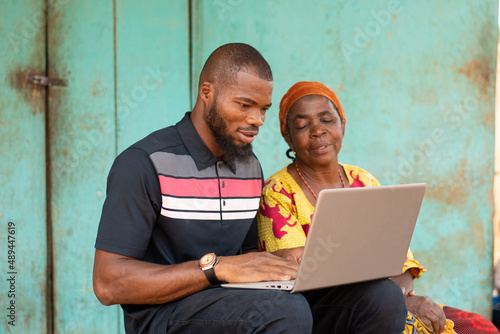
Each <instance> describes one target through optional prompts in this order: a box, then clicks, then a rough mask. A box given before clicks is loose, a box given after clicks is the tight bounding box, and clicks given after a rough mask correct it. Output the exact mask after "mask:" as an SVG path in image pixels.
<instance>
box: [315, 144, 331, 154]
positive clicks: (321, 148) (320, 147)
mask: <svg viewBox="0 0 500 334" xmlns="http://www.w3.org/2000/svg"><path fill="white" fill-rule="evenodd" d="M330 146H331V145H330V144H320V145H315V146H314V147H313V148H312V151H313V152H318V153H321V152H325V151H326V150H328V148H330Z"/></svg>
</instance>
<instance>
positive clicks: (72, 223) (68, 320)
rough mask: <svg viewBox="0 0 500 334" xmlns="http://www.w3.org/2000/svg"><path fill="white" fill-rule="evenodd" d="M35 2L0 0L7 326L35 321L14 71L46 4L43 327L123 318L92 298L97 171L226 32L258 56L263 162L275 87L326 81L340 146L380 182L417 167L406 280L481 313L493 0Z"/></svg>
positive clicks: (35, 48) (37, 218)
mask: <svg viewBox="0 0 500 334" xmlns="http://www.w3.org/2000/svg"><path fill="white" fill-rule="evenodd" d="M44 3H45V1H31V2H29V1H3V2H2V3H1V4H0V16H1V17H2V20H0V22H1V23H0V37H1V39H0V78H2V80H3V82H4V84H3V85H2V86H1V87H2V88H1V89H0V115H1V116H0V134H1V135H2V139H1V140H0V149H1V152H2V159H0V187H1V189H2V192H0V226H1V228H2V229H3V230H4V231H5V230H6V224H7V222H8V221H14V222H16V223H17V222H19V224H17V225H16V226H17V227H18V231H17V232H18V236H19V243H17V247H16V248H17V250H18V251H19V252H20V254H19V258H18V265H19V272H20V273H21V269H22V273H29V275H28V274H25V275H23V276H22V278H21V277H20V280H19V285H18V287H19V291H20V292H21V291H22V293H21V294H20V295H19V299H18V302H19V303H18V305H20V308H19V309H18V315H19V318H18V319H22V322H21V321H20V322H19V326H24V327H17V326H16V332H17V331H18V330H20V331H19V332H43V330H44V328H45V327H46V324H47V318H46V317H45V313H46V312H45V305H46V295H45V294H46V290H45V282H46V276H45V263H46V243H45V240H46V235H45V224H46V220H45V216H46V207H45V202H46V196H45V189H46V184H45V162H46V159H45V130H44V127H45V125H44V124H45V91H46V90H45V89H44V88H34V87H31V86H29V85H27V84H25V83H24V79H23V78H24V75H25V74H26V73H28V72H30V73H40V74H42V73H44V72H45V67H44V66H45V39H44V33H43V29H44V26H43V24H39V23H38V22H39V21H40V17H42V18H43V17H44V15H45V16H46V17H47V19H48V21H49V26H48V35H49V41H48V44H47V47H48V55H49V59H48V60H49V68H48V69H47V70H48V71H49V74H50V75H51V76H53V77H59V78H62V79H65V80H66V81H67V82H68V87H65V88H59V87H52V88H50V89H49V90H48V92H49V111H48V113H49V116H48V119H49V129H48V130H49V133H48V143H49V144H50V147H49V152H50V159H51V160H50V163H51V166H52V168H51V170H50V176H51V177H50V179H51V180H52V181H51V184H50V185H49V186H48V189H50V190H51V192H50V198H51V202H50V204H49V206H50V210H51V212H52V223H53V226H52V231H53V242H54V243H53V250H54V291H55V294H54V302H55V308H54V311H55V332H57V333H103V332H106V333H108V332H111V333H113V332H123V324H122V317H123V316H122V313H121V310H120V309H119V308H118V307H116V306H115V307H104V306H102V305H100V304H99V303H98V301H97V299H96V298H95V296H94V294H93V292H92V284H91V283H92V282H91V272H92V265H93V252H94V249H93V245H94V241H95V235H96V231H97V224H98V221H99V216H100V210H101V207H102V202H103V200H104V195H105V186H106V175H107V173H108V170H109V167H110V166H111V163H112V161H113V158H114V157H115V156H116V154H118V153H119V152H121V151H122V150H123V149H125V148H126V147H127V146H128V145H130V144H131V143H132V142H134V141H135V140H137V139H139V138H141V137H142V136H144V135H145V134H147V133H148V132H150V131H152V130H154V129H157V128H161V127H163V126H166V125H169V124H173V123H175V122H176V121H177V120H178V119H179V118H180V117H181V115H182V114H183V113H184V112H185V111H187V110H189V109H190V101H189V84H190V81H189V79H191V88H192V89H191V92H192V95H193V96H194V95H195V93H196V85H197V82H198V75H199V71H200V69H201V66H202V65H203V62H204V61H205V59H206V57H207V56H208V54H209V53H210V52H211V51H212V50H213V49H214V48H216V47H217V46H219V45H221V44H223V43H226V42H230V41H243V42H248V43H250V44H252V45H254V46H255V47H257V48H258V49H259V50H260V51H261V52H262V53H263V54H264V56H265V57H266V59H268V60H269V62H270V64H271V66H272V69H273V73H274V77H275V81H274V87H275V89H274V98H273V103H274V106H273V107H272V108H271V110H270V111H269V112H268V115H267V119H266V123H265V125H264V127H263V128H262V130H261V132H260V134H259V136H258V137H257V139H256V143H255V151H256V153H257V155H258V157H259V158H260V161H261V162H262V165H263V169H264V172H265V174H266V176H270V174H271V173H273V172H274V171H276V170H278V169H280V168H281V167H282V166H284V165H285V164H286V163H287V162H288V161H287V159H286V158H285V155H284V152H285V150H286V145H285V143H284V141H283V139H282V138H281V136H280V135H279V131H278V120H277V111H278V104H279V100H280V98H281V96H282V95H283V94H284V92H285V91H286V89H287V88H288V87H289V86H291V85H292V84H293V83H294V82H296V81H299V80H318V81H322V82H324V83H326V84H327V85H329V86H330V87H331V88H332V89H334V90H335V91H337V93H338V95H339V98H340V100H341V102H342V104H343V106H344V109H345V110H346V114H347V118H348V122H347V128H346V136H345V140H344V146H343V149H342V152H341V161H343V162H346V163H352V164H356V165H359V166H362V167H364V168H366V169H367V170H369V171H370V172H372V173H373V174H374V175H375V176H377V177H378V178H379V179H380V180H381V181H382V183H384V184H391V183H407V182H426V183H427V184H428V191H427V194H426V199H425V201H424V205H423V207H422V214H421V216H420V218H419V222H418V227H417V230H416V232H415V237H414V240H413V243H412V248H413V250H414V253H415V254H416V256H417V257H418V259H420V260H421V261H422V262H423V263H424V265H426V267H427V268H428V272H427V273H426V274H425V275H424V277H423V278H422V279H421V280H419V281H417V282H416V289H417V292H418V293H420V294H428V295H429V296H431V297H433V298H434V299H435V300H437V301H439V302H443V303H446V304H448V305H451V306H455V307H461V308H464V309H468V310H472V311H476V312H479V313H482V314H484V315H488V314H489V311H490V304H491V301H490V299H491V298H490V297H491V287H492V271H491V263H492V229H491V224H492V221H491V218H492V217H491V216H492V210H493V204H492V201H491V194H492V176H493V139H494V132H493V121H494V113H493V110H494V109H493V99H494V96H493V90H494V89H493V86H494V85H493V78H494V74H493V73H494V72H495V59H496V54H495V50H496V47H495V45H496V39H497V26H496V24H497V11H498V4H497V3H496V1H489V0H481V1H474V2H469V1H465V0H462V1H452V0H446V1H440V2H436V1H431V0H425V1H418V2H410V1H403V0H401V1H397V0H387V1H382V0H377V1H348V0H343V1H333V2H332V1H327V0H322V1H316V2H314V3H306V2H302V1H285V0H279V1H274V2H269V1H264V0H259V1H252V2H246V1H239V0H220V1H219V0H218V1H202V0H193V1H192V19H191V21H189V15H188V14H189V13H188V1H187V0H184V1H174V0H172V1H171V2H168V3H167V2H165V1H160V0H155V1H154V2H148V3H145V2H141V1H138V0H136V1H121V0H117V1H115V2H109V1H108V2H103V1H97V0H92V1H81V0H78V1H68V0H51V1H49V4H50V7H49V8H50V10H43V4H44ZM115 9H116V10H115ZM387 13H388V14H387ZM270 14H272V15H270ZM40 15H42V16H40ZM270 16H271V18H270ZM298 22H306V24H297V23H298ZM189 24H191V28H192V38H191V40H190V39H189V33H188V31H189V29H188V27H189ZM33 27H35V29H34V28H33ZM37 28H38V29H37ZM10 33H14V34H17V36H19V38H17V39H14V40H12V39H10V40H9V39H8V36H12V35H9V34H10ZM12 41H13V42H12ZM190 43H191V45H192V52H193V53H192V68H190V67H189V61H190V50H189V44H190ZM189 73H192V75H191V78H189ZM21 152H22V153H21ZM26 194H29V195H26ZM26 208H29V209H26ZM2 235H4V234H3V232H2ZM5 242H6V241H5V240H4V239H1V240H0V249H6V246H4V245H6V243H5ZM5 282H6V281H3V283H1V284H5ZM1 286H4V285H1ZM5 287H6V285H5ZM4 291H6V289H4V288H2V289H1V290H0V297H1V299H2V300H4V295H3V294H4ZM4 329H5V331H9V330H12V328H10V327H8V326H7V325H6V324H5V323H1V324H0V332H1V331H2V330H4Z"/></svg>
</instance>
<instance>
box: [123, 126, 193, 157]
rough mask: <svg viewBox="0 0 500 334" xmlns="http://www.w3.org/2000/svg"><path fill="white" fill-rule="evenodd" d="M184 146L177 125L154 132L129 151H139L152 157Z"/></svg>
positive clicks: (133, 145) (132, 146)
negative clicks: (156, 153)
mask: <svg viewBox="0 0 500 334" xmlns="http://www.w3.org/2000/svg"><path fill="white" fill-rule="evenodd" d="M179 145H183V143H182V139H181V137H180V136H179V132H178V131H177V129H176V127H175V125H171V126H168V127H166V128H163V129H160V130H157V131H154V132H152V133H150V134H149V135H147V136H146V137H144V138H143V139H141V140H139V141H138V142H136V143H134V144H132V145H131V146H130V147H129V148H128V149H138V150H141V151H143V152H144V153H146V154H147V155H151V154H153V153H154V152H158V151H164V150H168V149H169V148H173V147H177V146H179Z"/></svg>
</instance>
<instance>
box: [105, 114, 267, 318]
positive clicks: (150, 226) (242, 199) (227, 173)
mask: <svg viewBox="0 0 500 334" xmlns="http://www.w3.org/2000/svg"><path fill="white" fill-rule="evenodd" d="M189 115H190V113H186V115H185V116H184V118H183V119H182V120H181V121H180V122H179V123H177V124H176V125H175V126H170V127H167V128H164V129H162V130H159V131H156V132H153V133H152V134H150V135H149V136H147V137H146V138H144V139H142V140H141V141H139V142H137V143H136V144H134V145H132V146H131V147H129V148H128V149H126V150H125V151H124V152H122V153H121V154H120V155H119V156H118V157H117V158H116V160H115V162H114V163H113V166H112V167H111V171H110V173H109V176H108V183H107V194H106V200H105V202H104V206H103V210H102V216H101V221H100V223H99V230H98V234H97V241H96V244H95V247H96V248H98V249H101V250H104V251H108V252H112V253H117V254H121V255H126V256H131V257H135V258H138V259H141V260H143V261H147V262H153V263H159V264H166V265H168V264H176V263H181V262H185V261H190V260H197V259H199V258H201V257H202V256H203V255H204V254H206V253H210V252H214V253H216V254H217V255H220V256H230V255H236V254H240V253H241V252H242V251H245V250H249V249H255V248H257V236H256V224H255V221H254V220H255V214H256V212H257V209H258V207H259V198H260V194H261V190H262V184H263V178H262V170H261V167H260V164H259V162H258V160H257V158H255V157H253V158H252V160H251V161H250V162H249V163H240V162H225V161H218V160H217V158H216V157H215V156H214V155H213V154H212V152H211V151H210V150H209V149H208V148H207V147H206V145H205V144H204V143H203V141H202V140H201V138H200V136H199V135H198V133H197V132H196V129H195V128H194V125H193V123H192V122H191V119H190V118H189ZM157 307H158V306H146V305H142V306H138V305H135V306H132V305H130V306H128V305H123V308H124V310H125V311H126V317H125V319H126V327H127V311H130V312H129V313H131V314H129V315H131V316H133V314H132V313H134V312H135V311H139V310H141V312H140V314H141V315H140V317H139V318H143V319H144V320H145V321H146V322H147V319H146V318H148V316H147V313H148V312H146V314H145V313H144V312H142V311H146V310H147V308H153V309H154V308H157ZM137 315H139V314H137ZM144 317H145V318H144ZM133 318H134V319H133V322H137V321H139V322H142V321H141V319H138V318H136V317H133ZM129 320H131V319H129ZM129 325H130V324H129ZM136 325H137V323H136ZM143 325H144V324H143ZM133 327H135V328H137V327H136V326H135V325H134V326H133ZM140 327H143V326H140ZM143 328H144V327H143Z"/></svg>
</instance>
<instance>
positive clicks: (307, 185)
mask: <svg viewBox="0 0 500 334" xmlns="http://www.w3.org/2000/svg"><path fill="white" fill-rule="evenodd" d="M293 164H294V165H295V169H297V173H299V176H300V178H301V179H302V181H303V182H304V184H305V185H306V187H307V189H309V191H310V192H311V194H312V195H313V197H314V199H315V200H317V199H318V196H316V193H315V192H314V190H312V189H311V187H309V184H307V182H306V179H304V177H303V176H302V173H301V172H300V169H299V166H298V165H297V162H296V161H294V162H293ZM337 171H338V172H339V178H340V181H341V182H342V188H345V183H344V178H343V177H342V173H340V170H338V169H337Z"/></svg>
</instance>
